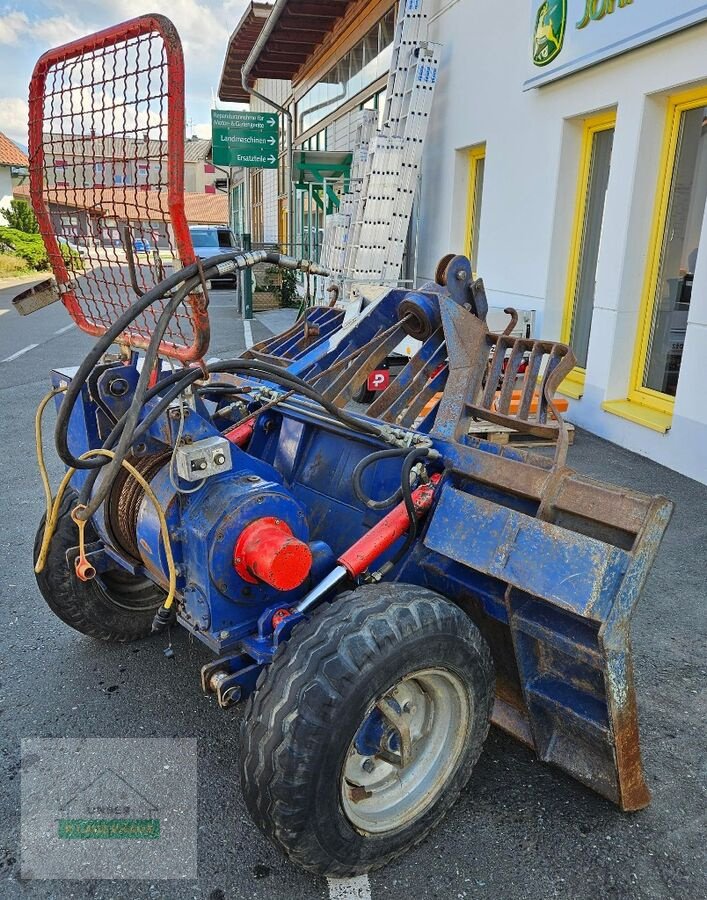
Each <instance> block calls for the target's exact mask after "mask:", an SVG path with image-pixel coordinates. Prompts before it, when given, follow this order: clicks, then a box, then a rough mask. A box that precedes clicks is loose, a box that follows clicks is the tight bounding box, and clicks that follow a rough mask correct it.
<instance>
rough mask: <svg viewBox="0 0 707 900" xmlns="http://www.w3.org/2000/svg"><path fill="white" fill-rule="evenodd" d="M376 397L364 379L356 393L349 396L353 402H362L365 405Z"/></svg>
mask: <svg viewBox="0 0 707 900" xmlns="http://www.w3.org/2000/svg"><path fill="white" fill-rule="evenodd" d="M375 398H376V392H375V391H371V390H369V388H368V385H367V384H366V382H365V381H364V383H363V384H362V385H361V387H360V388H359V389H358V390H357V391H356V393H355V394H354V395H353V396H352V397H351V399H352V400H353V401H354V403H364V404H365V405H366V406H370V404H371V403H373V401H374V400H375Z"/></svg>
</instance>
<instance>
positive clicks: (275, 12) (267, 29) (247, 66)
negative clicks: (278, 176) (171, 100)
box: [241, 0, 296, 256]
mask: <svg viewBox="0 0 707 900" xmlns="http://www.w3.org/2000/svg"><path fill="white" fill-rule="evenodd" d="M285 6H287V0H275V4H274V6H273V8H272V10H271V11H270V15H269V16H268V18H267V21H266V22H265V25H263V28H262V31H261V32H260V34H259V35H258V39H257V40H256V42H255V43H254V44H253V49H252V50H251V51H250V54H249V56H248V59H247V60H246V61H245V63H244V64H243V67H242V68H241V84H242V86H243V90H244V91H246V93H248V94H250V96H251V97H257V98H258V100H261V101H262V102H263V103H267V105H268V106H271V107H272V108H273V109H276V110H277V111H278V112H280V113H282V114H283V115H284V116H285V119H286V121H287V133H286V136H285V150H286V153H287V167H288V169H289V178H288V179H287V220H288V222H287V243H288V247H287V252H289V253H290V255H292V256H294V255H296V254H295V253H294V223H295V209H294V199H295V198H294V186H293V182H292V171H293V169H292V138H293V134H292V129H293V123H292V113H291V112H290V110H289V109H288V108H287V107H285V106H280V104H279V103H276V102H275V101H274V100H273V99H272V98H270V97H266V96H265V94H261V93H260V92H259V91H256V90H255V88H254V87H251V85H250V84H249V83H248V82H249V80H250V73H251V71H252V69H253V66H254V65H255V64H256V62H257V61H258V57H259V56H260V53H261V51H262V50H263V48H264V47H265V45H266V44H267V42H268V39H269V38H270V35H271V34H272V33H273V30H274V28H275V26H276V25H277V23H278V21H279V19H280V16H281V15H282V12H283V10H284V9H285Z"/></svg>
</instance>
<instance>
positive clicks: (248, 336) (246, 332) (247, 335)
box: [243, 319, 253, 350]
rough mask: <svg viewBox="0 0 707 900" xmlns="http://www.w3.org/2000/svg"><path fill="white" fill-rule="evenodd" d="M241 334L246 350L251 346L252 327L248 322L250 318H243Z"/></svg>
mask: <svg viewBox="0 0 707 900" xmlns="http://www.w3.org/2000/svg"><path fill="white" fill-rule="evenodd" d="M243 334H244V335H245V348H246V350H250V348H251V347H252V346H253V329H252V327H251V324H250V319H243Z"/></svg>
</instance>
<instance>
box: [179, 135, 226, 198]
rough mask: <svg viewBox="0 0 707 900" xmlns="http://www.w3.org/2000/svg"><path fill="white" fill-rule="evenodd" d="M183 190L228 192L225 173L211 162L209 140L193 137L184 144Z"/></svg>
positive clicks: (192, 192) (190, 191) (200, 192)
mask: <svg viewBox="0 0 707 900" xmlns="http://www.w3.org/2000/svg"><path fill="white" fill-rule="evenodd" d="M184 190H185V191H186V192H187V193H188V194H217V193H218V192H219V191H227V190H228V178H227V173H226V172H225V171H224V170H223V169H219V168H218V167H217V166H215V165H214V164H213V163H212V161H211V140H204V139H203V138H198V137H193V138H190V139H189V140H188V141H186V142H185V144H184Z"/></svg>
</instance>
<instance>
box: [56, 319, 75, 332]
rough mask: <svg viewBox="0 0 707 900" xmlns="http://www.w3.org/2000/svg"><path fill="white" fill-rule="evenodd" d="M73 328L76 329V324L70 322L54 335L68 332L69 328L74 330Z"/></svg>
mask: <svg viewBox="0 0 707 900" xmlns="http://www.w3.org/2000/svg"><path fill="white" fill-rule="evenodd" d="M73 327H74V323H73V322H69V324H68V325H64V327H63V328H60V329H59V330H58V331H55V332H54V334H63V333H64V332H65V331H68V330H69V328H73Z"/></svg>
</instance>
